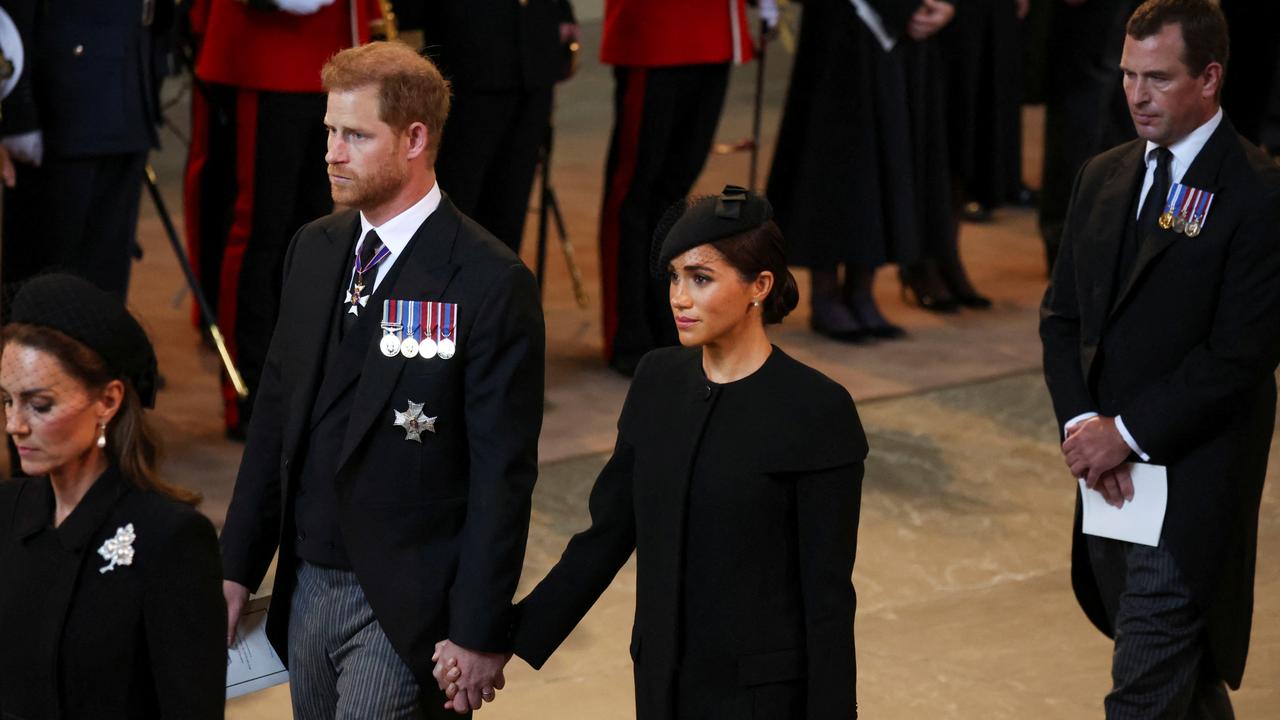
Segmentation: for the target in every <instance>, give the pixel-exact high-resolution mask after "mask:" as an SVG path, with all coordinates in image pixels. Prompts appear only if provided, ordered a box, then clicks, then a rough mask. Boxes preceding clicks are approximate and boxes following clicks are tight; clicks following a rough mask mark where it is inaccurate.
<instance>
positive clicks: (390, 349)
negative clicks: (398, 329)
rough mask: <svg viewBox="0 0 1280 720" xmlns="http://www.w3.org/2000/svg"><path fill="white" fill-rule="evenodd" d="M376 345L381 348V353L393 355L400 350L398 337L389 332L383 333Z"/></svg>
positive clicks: (388, 355)
mask: <svg viewBox="0 0 1280 720" xmlns="http://www.w3.org/2000/svg"><path fill="white" fill-rule="evenodd" d="M378 347H379V348H380V349H381V350H382V354H383V355H386V356H387V357H395V356H396V353H398V352H400V338H398V337H396V336H395V335H390V334H388V335H383V336H382V341H381V342H380V343H378Z"/></svg>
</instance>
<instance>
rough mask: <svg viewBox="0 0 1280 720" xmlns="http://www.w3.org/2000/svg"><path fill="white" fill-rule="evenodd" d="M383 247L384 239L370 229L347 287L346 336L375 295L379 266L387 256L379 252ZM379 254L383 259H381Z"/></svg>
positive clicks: (344, 331)
mask: <svg viewBox="0 0 1280 720" xmlns="http://www.w3.org/2000/svg"><path fill="white" fill-rule="evenodd" d="M382 247H383V246H382V238H380V237H378V232H377V231H376V230H372V229H370V230H369V232H368V234H366V235H365V236H364V240H362V241H360V252H359V254H358V255H357V257H356V261H355V264H354V265H353V266H352V267H353V270H354V272H353V273H352V275H351V284H350V285H349V286H347V295H346V299H345V301H344V304H345V308H344V310H343V314H342V332H343V334H344V335H345V334H346V333H347V332H349V331H350V330H351V328H352V326H354V325H355V324H356V320H358V319H360V315H359V314H360V313H362V312H365V303H367V302H368V301H369V296H371V295H373V282H374V280H375V279H376V278H377V276H378V275H377V273H378V271H377V266H378V264H379V263H380V262H382V259H383V257H385V256H386V254H385V253H380V252H379V251H381V250H382ZM379 254H381V255H382V256H383V257H379Z"/></svg>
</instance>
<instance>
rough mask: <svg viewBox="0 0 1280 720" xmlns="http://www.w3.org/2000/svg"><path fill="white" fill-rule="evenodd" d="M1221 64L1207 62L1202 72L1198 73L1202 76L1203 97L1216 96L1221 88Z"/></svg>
mask: <svg viewBox="0 0 1280 720" xmlns="http://www.w3.org/2000/svg"><path fill="white" fill-rule="evenodd" d="M1222 74H1223V71H1222V64H1221V63H1216V62H1214V63H1209V64H1208V65H1206V66H1205V68H1204V72H1203V73H1201V74H1200V76H1201V77H1203V78H1204V91H1203V92H1202V95H1203V96H1204V97H1205V98H1210V99H1213V98H1217V97H1218V96H1219V94H1220V90H1221V89H1222Z"/></svg>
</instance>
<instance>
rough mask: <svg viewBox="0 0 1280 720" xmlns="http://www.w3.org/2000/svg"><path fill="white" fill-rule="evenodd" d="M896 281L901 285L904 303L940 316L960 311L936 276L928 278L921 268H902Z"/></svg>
mask: <svg viewBox="0 0 1280 720" xmlns="http://www.w3.org/2000/svg"><path fill="white" fill-rule="evenodd" d="M898 280H899V281H900V282H901V283H902V285H901V293H902V302H904V303H908V304H910V303H912V302H914V304H916V305H918V306H920V307H921V308H923V309H925V310H928V311H929V312H935V313H941V314H950V313H954V312H958V311H959V309H960V306H959V304H958V303H956V299H955V298H954V297H952V296H951V295H950V294H949V293H948V292H947V289H946V286H945V285H944V284H943V283H942V282H941V281H940V280H938V278H937V277H936V276H935V277H928V276H927V275H926V273H925V271H924V269H922V268H921V269H917V268H902V269H900V270H899V271H898ZM908 295H910V297H908Z"/></svg>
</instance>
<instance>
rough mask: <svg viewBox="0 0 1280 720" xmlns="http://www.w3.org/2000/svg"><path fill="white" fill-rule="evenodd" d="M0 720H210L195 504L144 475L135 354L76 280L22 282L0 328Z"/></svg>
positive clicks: (201, 533) (207, 585)
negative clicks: (1, 414)
mask: <svg viewBox="0 0 1280 720" xmlns="http://www.w3.org/2000/svg"><path fill="white" fill-rule="evenodd" d="M3 340H4V344H3V354H2V355H0V391H2V397H3V400H4V407H5V431H6V432H7V433H8V434H9V435H10V436H11V437H12V439H13V441H14V444H15V446H16V448H17V452H18V455H19V458H20V460H21V464H22V470H23V472H24V473H25V474H26V475H29V476H30V477H27V478H22V479H18V480H13V481H9V482H0V638H2V640H0V643H2V644H3V648H4V650H3V652H0V717H5V718H9V717H14V718H25V719H27V720H43V719H45V718H50V719H53V718H60V719H62V720H69V719H71V718H94V719H95V720H98V719H109V718H141V717H146V718H199V719H203V718H221V717H222V714H223V697H224V694H225V678H226V639H225V637H224V635H225V628H226V609H225V606H224V604H223V600H222V592H221V577H222V569H221V564H220V562H219V558H218V545H217V538H216V536H215V534H214V530H213V526H212V525H211V524H210V522H209V521H208V520H207V519H206V518H205V517H204V516H203V515H201V514H200V513H199V512H197V511H196V510H195V508H194V507H193V506H194V505H195V504H196V502H197V501H198V497H197V496H196V495H195V494H193V493H191V492H190V491H187V490H183V489H180V488H178V487H175V486H173V485H169V484H167V483H165V482H164V481H162V480H161V479H160V478H159V477H158V476H157V474H156V468H155V464H156V455H157V448H156V440H155V436H154V434H153V431H152V430H151V429H150V427H149V425H148V424H147V420H146V417H145V410H144V408H149V407H152V406H153V405H154V400H155V379H156V359H155V353H154V351H153V350H152V347H151V343H150V342H149V341H148V340H147V336H146V334H145V333H144V332H143V330H142V328H141V327H140V326H139V325H138V323H137V322H136V321H135V320H134V319H133V317H132V316H130V315H129V313H128V311H127V310H125V309H124V307H122V306H121V304H120V302H119V301H118V300H116V299H115V298H113V297H112V296H110V295H108V294H107V293H105V292H103V291H101V290H99V289H97V288H96V287H94V286H93V285H91V284H89V283H88V282H86V281H83V280H80V279H78V278H74V277H70V276H66V275H47V276H44V277H40V278H37V279H35V280H32V281H30V282H29V283H27V285H26V286H25V287H24V288H23V289H22V291H21V292H19V293H18V295H17V297H16V298H15V300H14V304H13V314H12V321H11V323H10V324H9V325H7V326H5V328H4V338H3Z"/></svg>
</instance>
